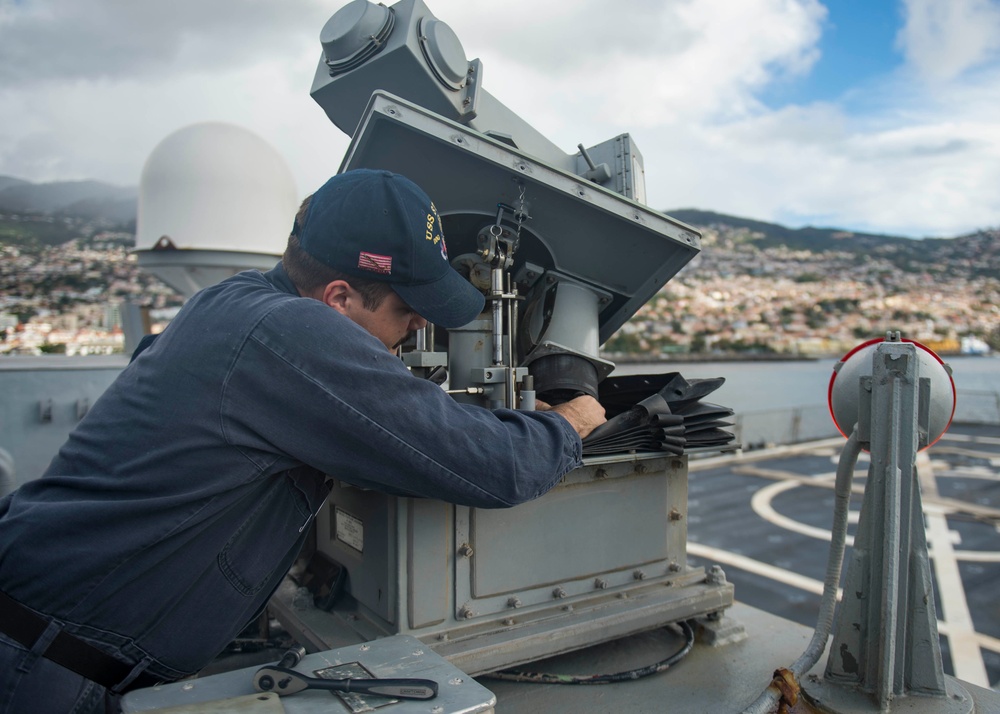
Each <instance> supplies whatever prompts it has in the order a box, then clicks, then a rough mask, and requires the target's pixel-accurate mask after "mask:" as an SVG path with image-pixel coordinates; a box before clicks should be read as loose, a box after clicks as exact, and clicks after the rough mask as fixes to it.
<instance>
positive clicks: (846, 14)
mask: <svg viewBox="0 0 1000 714" xmlns="http://www.w3.org/2000/svg"><path fill="white" fill-rule="evenodd" d="M823 4H824V5H825V6H826V10H827V16H826V20H825V21H824V22H823V25H822V26H823V31H822V36H821V37H820V41H819V43H818V44H817V48H818V50H819V58H818V59H817V60H816V63H815V64H814V65H813V66H812V68H811V69H810V71H809V73H808V74H806V75H803V76H798V77H794V78H791V79H788V80H786V81H780V80H779V81H776V82H775V83H774V84H773V85H772V86H770V87H768V88H766V89H765V91H764V92H762V93H761V99H762V101H764V102H765V103H766V104H767V105H768V106H770V107H772V108H774V109H777V108H779V107H781V106H782V105H785V104H810V103H812V102H836V101H844V102H850V101H851V100H852V99H856V98H857V93H856V92H852V90H854V89H856V88H857V87H859V86H864V85H865V84H866V83H867V82H868V81H871V80H877V79H878V78H880V77H884V76H886V75H888V74H890V73H892V72H893V71H894V70H897V69H899V68H900V67H901V66H902V65H903V56H902V54H901V52H900V51H899V50H898V49H897V48H896V46H895V44H896V35H897V34H898V33H899V30H900V28H901V27H902V12H901V8H900V6H899V5H898V4H897V3H894V2H887V1H886V0H872V1H866V0H833V1H830V2H825V3H823ZM857 108H858V109H859V110H860V109H863V107H857Z"/></svg>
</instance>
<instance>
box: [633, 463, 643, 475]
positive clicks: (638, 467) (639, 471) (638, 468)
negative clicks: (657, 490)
mask: <svg viewBox="0 0 1000 714" xmlns="http://www.w3.org/2000/svg"><path fill="white" fill-rule="evenodd" d="M634 471H635V472H636V473H637V474H644V473H646V464H636V465H635V467H634Z"/></svg>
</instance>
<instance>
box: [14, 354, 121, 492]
mask: <svg viewBox="0 0 1000 714" xmlns="http://www.w3.org/2000/svg"><path fill="white" fill-rule="evenodd" d="M126 364H128V358H127V357H125V356H124V355H113V356H108V357H61V356H57V355H48V356H45V357H4V358H3V359H0V394H2V395H3V398H2V399H0V449H4V450H5V451H7V452H8V453H9V454H10V456H11V458H12V459H13V462H14V476H15V481H16V483H18V484H22V483H24V482H26V481H30V480H32V479H36V478H38V477H40V476H41V475H42V474H43V473H44V472H45V469H46V468H47V467H48V465H49V462H50V461H52V457H53V456H55V455H56V452H57V451H58V450H59V447H61V446H62V445H63V443H64V442H65V441H66V438H67V437H68V436H69V433H70V432H71V431H72V430H73V429H74V427H76V425H77V423H78V422H79V421H80V419H81V418H82V416H83V414H85V413H86V412H87V410H88V409H89V408H90V407H91V406H93V404H94V402H96V401H97V399H98V397H100V396H101V394H103V393H104V391H105V390H106V389H107V388H108V386H109V385H110V384H111V383H112V382H113V381H114V380H115V378H116V377H117V376H118V374H119V373H120V372H121V371H122V369H124V368H125V366H126Z"/></svg>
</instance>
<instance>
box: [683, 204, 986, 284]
mask: <svg viewBox="0 0 1000 714" xmlns="http://www.w3.org/2000/svg"><path fill="white" fill-rule="evenodd" d="M665 213H666V214H667V215H668V216H671V217H672V218H676V219H677V220H679V221H683V222H684V223H687V224H689V225H691V226H694V227H695V228H701V229H704V228H713V229H716V230H718V231H719V232H720V233H722V232H724V233H725V234H726V237H727V240H728V241H729V242H730V244H731V245H732V244H740V243H742V244H746V245H749V246H752V248H754V249H758V250H768V249H771V248H791V249H793V250H806V251H810V252H812V253H830V252H834V251H836V252H838V253H849V254H853V255H855V256H856V257H857V259H858V260H867V259H870V258H871V257H873V256H878V258H879V259H881V260H886V261H888V262H889V263H891V264H893V265H895V266H896V267H897V268H899V269H900V270H903V271H906V272H911V273H922V272H926V271H931V272H934V273H941V274H955V275H963V276H965V277H984V278H992V279H995V278H996V276H997V275H1000V229H996V228H994V229H983V230H979V231H976V232H974V233H969V234H967V235H962V236H957V237H955V238H924V239H921V240H914V239H912V238H904V237H902V236H892V235H878V234H873V233H853V232H851V231H845V230H843V229H839V228H813V227H811V226H809V227H806V228H786V227H785V226H782V225H778V224H776V223H766V222H764V221H754V220H751V219H749V218H740V217H738V216H727V215H725V214H724V213H714V212H712V211H701V210H697V209H691V208H681V209H676V210H672V211H665Z"/></svg>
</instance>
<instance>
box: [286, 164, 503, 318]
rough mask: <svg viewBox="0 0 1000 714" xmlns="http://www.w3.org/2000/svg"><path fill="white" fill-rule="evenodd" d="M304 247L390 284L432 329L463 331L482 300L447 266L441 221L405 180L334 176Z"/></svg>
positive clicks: (317, 197) (312, 213) (366, 173)
mask: <svg viewBox="0 0 1000 714" xmlns="http://www.w3.org/2000/svg"><path fill="white" fill-rule="evenodd" d="M298 238H299V244H300V245H301V246H302V249H303V250H305V251H306V252H307V253H308V254H309V255H311V256H312V257H314V258H316V259H317V260H319V261H320V262H322V263H325V264H326V265H329V266H330V267H331V268H334V269H335V270H339V271H341V272H343V273H347V274H348V275H355V276H357V277H361V278H367V279H369V280H378V281H381V282H386V283H389V284H390V285H391V286H392V289H393V290H394V291H395V292H396V294H397V295H399V297H401V298H402V299H403V301H404V302H406V304H407V305H409V306H410V307H411V308H412V309H414V310H416V312H417V313H418V314H419V315H420V316H421V317H423V318H425V319H427V320H428V321H429V322H433V323H434V324H435V325H440V326H441V327H461V326H462V325H465V324H468V323H469V322H471V321H472V320H474V319H475V318H476V317H477V316H478V315H479V313H480V312H482V310H483V305H484V304H485V298H484V297H483V294H482V293H480V292H479V290H477V289H476V288H475V287H473V285H472V284H471V283H470V282H469V281H468V280H466V279H465V278H463V277H462V276H461V275H460V274H459V273H458V272H457V271H456V270H455V269H454V268H452V267H451V263H450V262H449V261H448V248H447V247H446V246H445V242H444V231H443V230H442V228H441V217H440V216H438V212H437V209H436V208H435V207H434V204H433V203H432V202H431V199H430V198H429V197H428V196H427V194H426V193H424V192H423V190H421V188H420V187H419V186H417V185H416V184H415V183H413V182H412V181H410V179H408V178H406V177H405V176H400V175H399V174H394V173H392V172H390V171H374V170H371V169H356V170H354V171H348V172H346V173H342V174H337V175H336V176H334V177H333V178H331V179H330V180H329V181H327V182H326V183H325V184H323V186H322V187H320V189H319V190H318V191H316V193H314V194H313V195H312V198H311V199H310V202H309V210H308V211H307V212H306V216H305V220H304V222H303V225H301V226H299V228H298Z"/></svg>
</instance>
